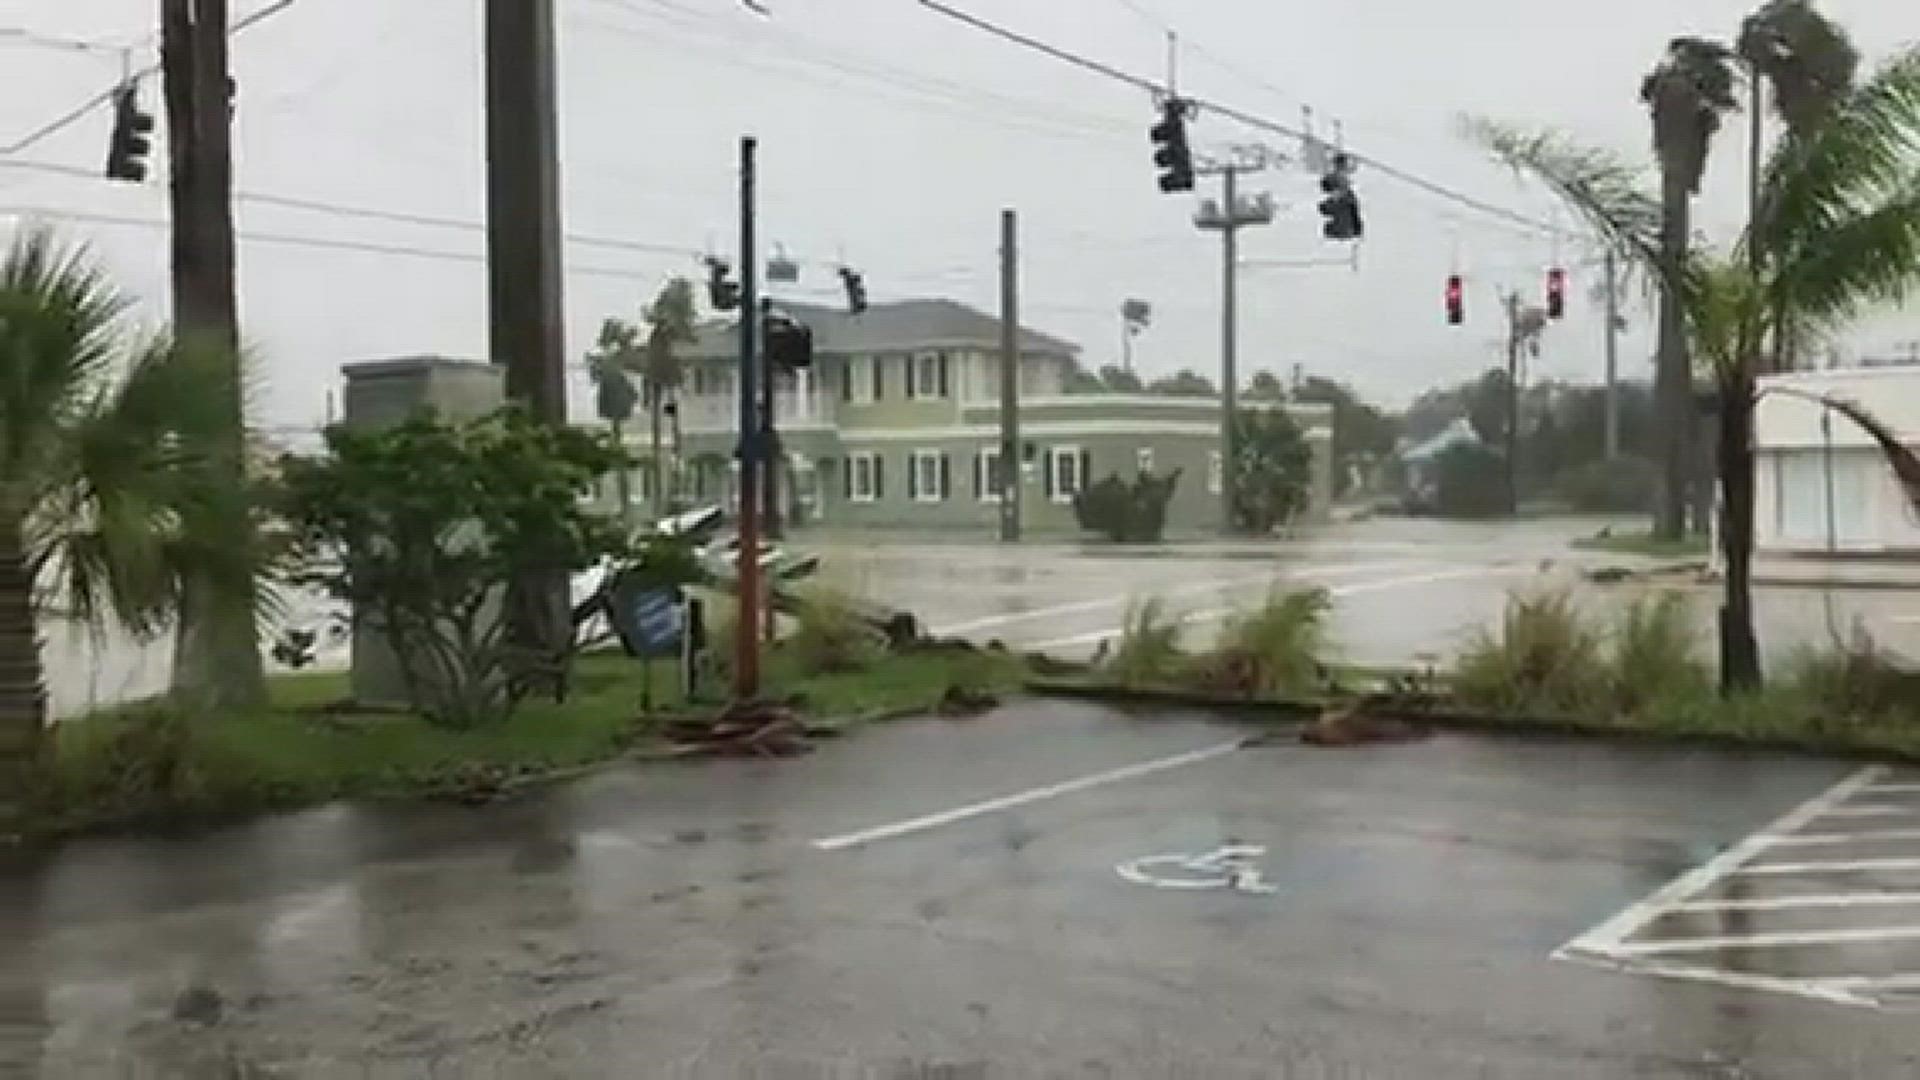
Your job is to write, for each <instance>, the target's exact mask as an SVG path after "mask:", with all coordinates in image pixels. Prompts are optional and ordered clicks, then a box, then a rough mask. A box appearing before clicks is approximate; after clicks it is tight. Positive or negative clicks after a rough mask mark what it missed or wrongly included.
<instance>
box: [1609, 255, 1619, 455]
mask: <svg viewBox="0 0 1920 1080" xmlns="http://www.w3.org/2000/svg"><path fill="white" fill-rule="evenodd" d="M1606 274H1607V396H1606V440H1607V442H1606V447H1607V460H1608V461H1612V460H1614V459H1615V458H1617V457H1619V456H1620V272H1619V256H1618V254H1616V253H1615V252H1614V250H1613V247H1612V246H1611V245H1609V246H1608V248H1607V260H1606Z"/></svg>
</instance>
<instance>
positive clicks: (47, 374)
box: [0, 229, 128, 481]
mask: <svg viewBox="0 0 1920 1080" xmlns="http://www.w3.org/2000/svg"><path fill="white" fill-rule="evenodd" d="M127 305H128V300H127V298H126V297H125V296H123V295H122V294H121V293H120V292H119V291H118V290H116V289H115V288H114V287H113V285H112V284H111V283H110V282H109V281H108V280H107V278H106V276H105V274H104V273H103V272H102V271H101V270H100V269H99V268H98V267H97V266H96V265H95V264H94V263H93V261H92V259H91V258H90V257H89V256H88V254H87V251H86V249H85V248H83V247H80V246H77V245H66V244H62V243H60V242H59V241H58V240H56V239H55V237H54V235H53V234H52V233H51V232H49V231H47V230H45V229H31V230H28V231H26V232H24V233H21V234H20V235H18V236H16V237H15V238H14V241H13V244H12V246H11V247H10V248H9V249H8V251H7V254H6V257H5V259H4V260H0V371H3V372H5V378H0V479H8V480H16V481H29V480H31V479H33V478H34V477H36V476H37V475H38V474H39V473H40V472H41V471H42V465H41V462H40V461H39V460H38V459H37V456H36V455H37V453H38V452H39V451H40V450H41V449H43V448H45V447H47V446H49V445H51V444H53V443H54V442H56V441H57V440H56V439H51V438H49V437H48V433H49V432H50V431H52V430H54V429H57V427H58V426H59V425H60V424H61V423H63V422H64V421H65V420H66V418H67V417H68V416H69V415H70V414H71V412H72V410H73V409H74V408H75V407H76V405H77V403H78V402H79V400H80V399H81V398H82V397H83V396H84V395H85V394H86V393H87V392H89V391H90V390H91V389H92V387H93V386H94V385H95V384H96V383H97V381H98V379H99V378H100V376H101V375H102V374H103V373H104V372H105V370H106V368H107V367H108V365H109V364H110V362H111V359H112V357H113V351H114V346H115V344H116V337H117V332H118V329H119V319H120V316H121V314H122V313H123V312H124V311H125V310H126V308H127Z"/></svg>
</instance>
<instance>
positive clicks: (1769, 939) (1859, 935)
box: [1613, 926, 1920, 957]
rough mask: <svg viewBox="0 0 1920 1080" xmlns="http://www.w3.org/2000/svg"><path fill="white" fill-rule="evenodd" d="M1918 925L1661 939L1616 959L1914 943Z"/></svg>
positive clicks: (1624, 949)
mask: <svg viewBox="0 0 1920 1080" xmlns="http://www.w3.org/2000/svg"><path fill="white" fill-rule="evenodd" d="M1916 940H1920V926H1852V927H1847V928H1846V929H1843V930H1789V931H1783V932H1781V933H1777V934H1727V935H1724V936H1720V937H1697V938H1662V939H1661V940H1659V941H1633V942H1628V943H1627V944H1625V945H1620V946H1616V947H1615V948H1614V950H1613V955H1615V956H1618V957H1635V956H1660V955H1663V954H1666V953H1688V952H1706V951H1713V952H1719V951H1722V950H1725V949H1780V948H1792V947H1794V946H1799V945H1839V944H1845V943H1848V942H1856V941H1916Z"/></svg>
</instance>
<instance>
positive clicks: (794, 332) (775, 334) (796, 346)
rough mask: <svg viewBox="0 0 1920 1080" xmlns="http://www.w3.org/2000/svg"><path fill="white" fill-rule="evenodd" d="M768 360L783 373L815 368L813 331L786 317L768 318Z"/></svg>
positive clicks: (772, 316) (766, 324) (769, 316)
mask: <svg viewBox="0 0 1920 1080" xmlns="http://www.w3.org/2000/svg"><path fill="white" fill-rule="evenodd" d="M765 327H766V333H767V359H768V360H769V361H771V362H772V363H773V364H774V365H775V366H776V367H778V368H779V369H780V370H781V371H787V372H793V371H799V370H801V369H803V368H810V367H812V366H813V329H812V328H811V327H809V326H808V325H807V324H806V323H803V322H799V321H797V320H795V319H792V318H789V317H787V316H785V315H768V316H767V318H766V323H765Z"/></svg>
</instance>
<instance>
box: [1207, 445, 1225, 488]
mask: <svg viewBox="0 0 1920 1080" xmlns="http://www.w3.org/2000/svg"><path fill="white" fill-rule="evenodd" d="M1226 485H1227V467H1226V459H1225V458H1223V457H1221V456H1220V451H1218V450H1213V451H1210V452H1209V453H1208V454H1207V494H1209V495H1218V494H1220V492H1221V491H1223V490H1225V489H1226Z"/></svg>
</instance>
